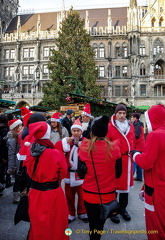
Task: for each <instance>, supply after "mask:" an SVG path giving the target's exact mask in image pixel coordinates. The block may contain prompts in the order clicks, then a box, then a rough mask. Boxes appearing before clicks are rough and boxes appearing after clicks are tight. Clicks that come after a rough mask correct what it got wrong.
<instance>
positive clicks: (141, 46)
mask: <svg viewBox="0 0 165 240" xmlns="http://www.w3.org/2000/svg"><path fill="white" fill-rule="evenodd" d="M139 52H140V55H145V54H146V47H145V44H144V42H141V43H140V51H139Z"/></svg>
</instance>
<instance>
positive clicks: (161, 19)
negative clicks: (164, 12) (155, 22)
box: [159, 17, 163, 27]
mask: <svg viewBox="0 0 165 240" xmlns="http://www.w3.org/2000/svg"><path fill="white" fill-rule="evenodd" d="M162 23H163V18H162V17H161V18H160V19H159V27H162Z"/></svg>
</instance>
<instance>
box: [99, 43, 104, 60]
mask: <svg viewBox="0 0 165 240" xmlns="http://www.w3.org/2000/svg"><path fill="white" fill-rule="evenodd" d="M99 57H100V58H104V57H105V47H104V44H103V43H101V44H100V46H99Z"/></svg>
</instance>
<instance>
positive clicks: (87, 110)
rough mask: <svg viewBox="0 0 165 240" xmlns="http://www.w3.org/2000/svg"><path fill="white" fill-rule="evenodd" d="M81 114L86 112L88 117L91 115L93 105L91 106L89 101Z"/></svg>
mask: <svg viewBox="0 0 165 240" xmlns="http://www.w3.org/2000/svg"><path fill="white" fill-rule="evenodd" d="M81 114H84V115H86V116H88V117H91V106H90V104H89V103H87V104H86V105H85V107H84V110H83V112H82V113H81Z"/></svg>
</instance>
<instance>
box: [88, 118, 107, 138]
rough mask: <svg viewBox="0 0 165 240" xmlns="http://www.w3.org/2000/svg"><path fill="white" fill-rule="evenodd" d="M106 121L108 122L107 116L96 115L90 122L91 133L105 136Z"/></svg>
mask: <svg viewBox="0 0 165 240" xmlns="http://www.w3.org/2000/svg"><path fill="white" fill-rule="evenodd" d="M108 123H109V117H108V116H105V115H104V116H102V117H97V118H95V119H94V120H93V123H92V129H91V130H92V133H93V135H95V136H97V137H105V136H106V135H107V132H108Z"/></svg>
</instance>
